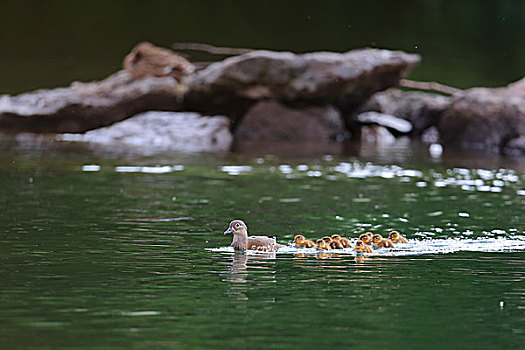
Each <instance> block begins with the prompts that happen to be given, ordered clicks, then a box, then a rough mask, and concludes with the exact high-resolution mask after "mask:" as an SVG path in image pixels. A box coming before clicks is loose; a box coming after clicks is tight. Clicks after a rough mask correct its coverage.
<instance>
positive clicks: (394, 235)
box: [388, 231, 399, 239]
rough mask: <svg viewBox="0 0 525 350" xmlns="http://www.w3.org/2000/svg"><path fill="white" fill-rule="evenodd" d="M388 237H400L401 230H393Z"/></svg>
mask: <svg viewBox="0 0 525 350" xmlns="http://www.w3.org/2000/svg"><path fill="white" fill-rule="evenodd" d="M388 238H390V239H398V238H399V232H397V231H392V232H390V233H389V234H388Z"/></svg>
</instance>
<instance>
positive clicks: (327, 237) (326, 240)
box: [321, 236, 332, 245]
mask: <svg viewBox="0 0 525 350" xmlns="http://www.w3.org/2000/svg"><path fill="white" fill-rule="evenodd" d="M321 239H322V240H323V241H325V242H326V244H328V245H330V243H331V242H332V238H331V237H329V236H324V237H322V238H321Z"/></svg>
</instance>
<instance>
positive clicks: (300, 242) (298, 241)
mask: <svg viewBox="0 0 525 350" xmlns="http://www.w3.org/2000/svg"><path fill="white" fill-rule="evenodd" d="M293 243H294V244H295V246H296V247H300V248H315V243H314V242H313V241H311V240H309V239H306V238H304V236H303V235H296V236H295V237H294V239H293Z"/></svg>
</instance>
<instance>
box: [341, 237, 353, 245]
mask: <svg viewBox="0 0 525 350" xmlns="http://www.w3.org/2000/svg"><path fill="white" fill-rule="evenodd" d="M339 242H341V244H342V245H343V248H350V247H352V245H351V244H350V241H349V240H348V238H344V237H343V238H341V239H340V240H339Z"/></svg>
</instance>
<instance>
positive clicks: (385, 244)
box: [372, 233, 394, 248]
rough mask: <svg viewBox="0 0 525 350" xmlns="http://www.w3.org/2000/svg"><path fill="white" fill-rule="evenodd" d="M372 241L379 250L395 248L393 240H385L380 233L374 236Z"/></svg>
mask: <svg viewBox="0 0 525 350" xmlns="http://www.w3.org/2000/svg"><path fill="white" fill-rule="evenodd" d="M372 241H373V242H374V245H375V246H376V247H379V248H394V243H392V241H391V240H389V239H388V238H383V236H381V235H380V234H378V233H376V234H375V235H374V236H373V238H372Z"/></svg>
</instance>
